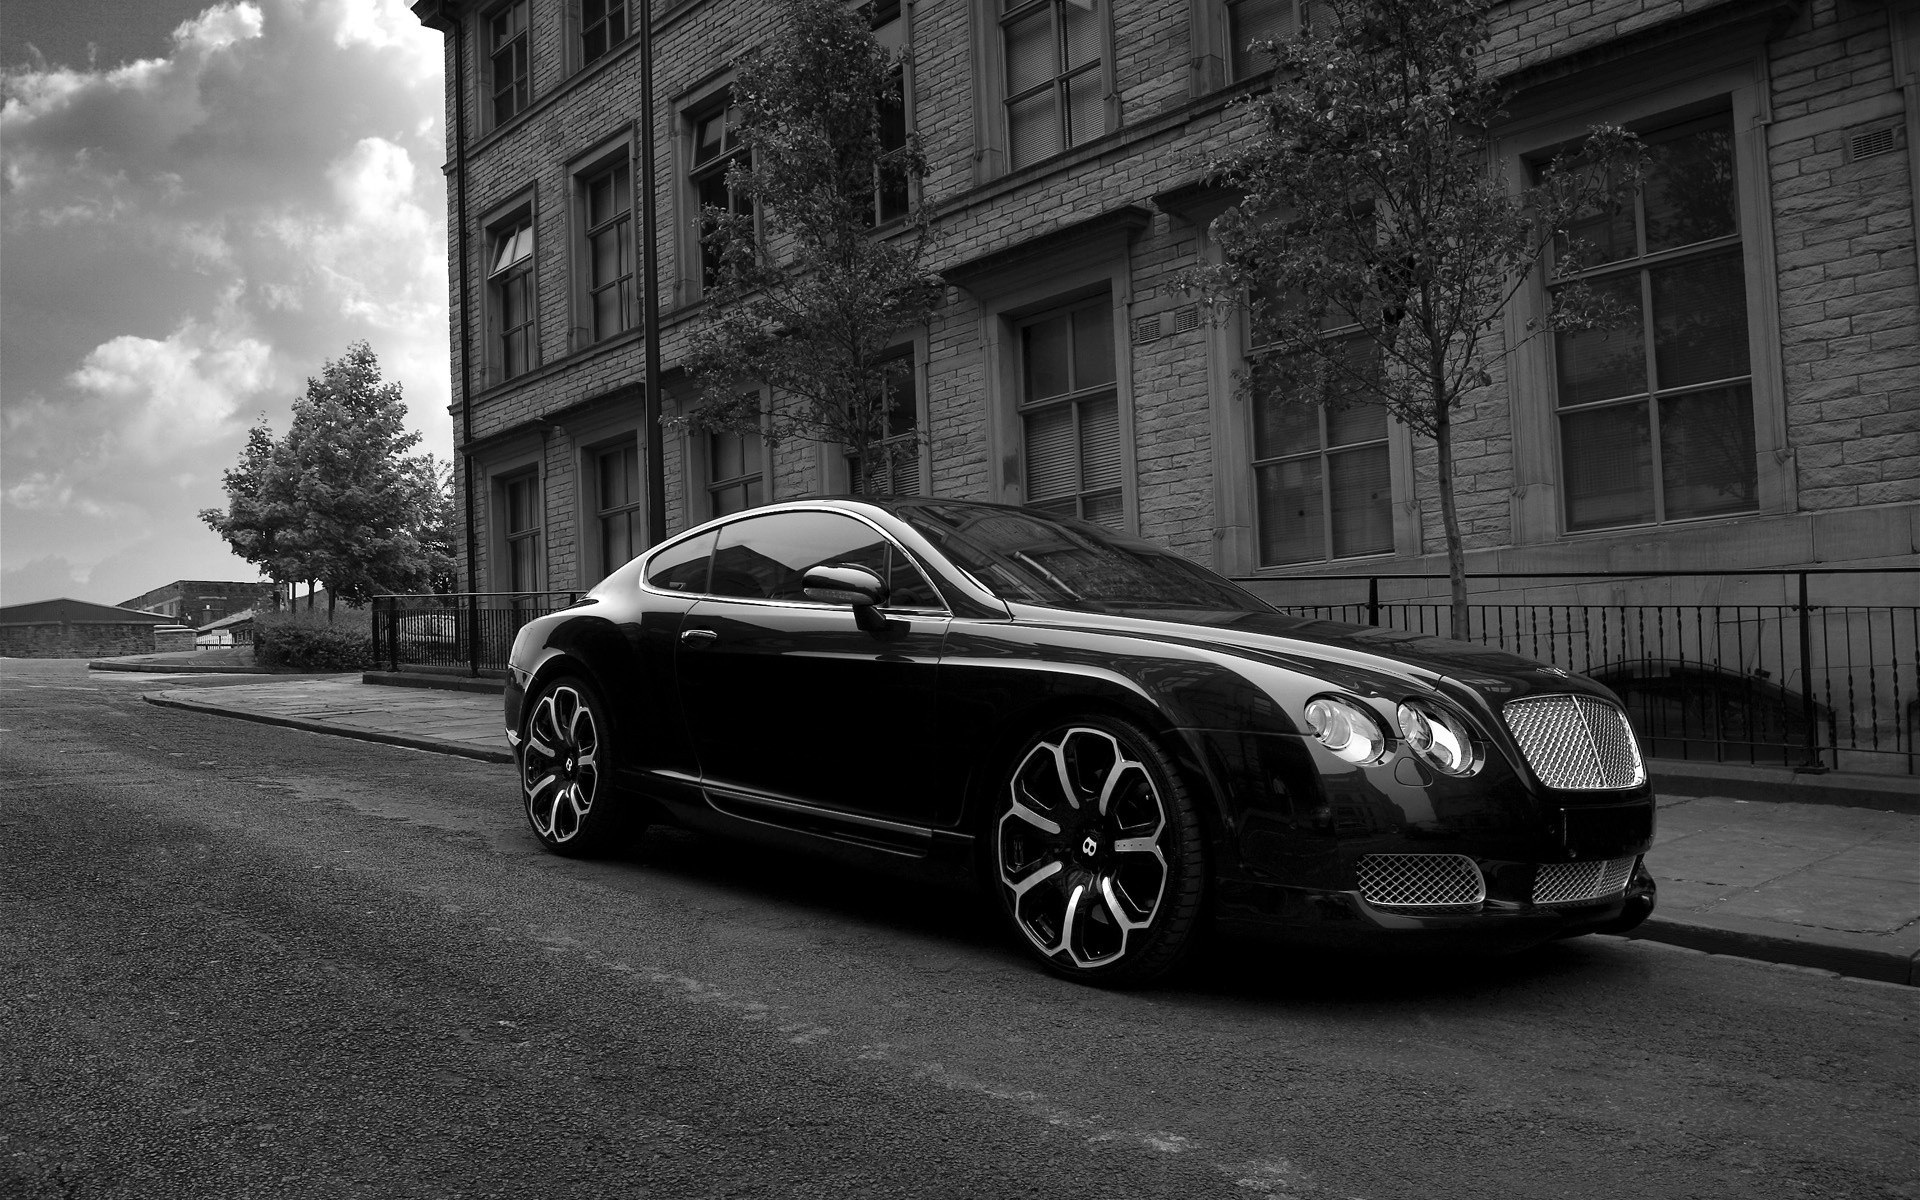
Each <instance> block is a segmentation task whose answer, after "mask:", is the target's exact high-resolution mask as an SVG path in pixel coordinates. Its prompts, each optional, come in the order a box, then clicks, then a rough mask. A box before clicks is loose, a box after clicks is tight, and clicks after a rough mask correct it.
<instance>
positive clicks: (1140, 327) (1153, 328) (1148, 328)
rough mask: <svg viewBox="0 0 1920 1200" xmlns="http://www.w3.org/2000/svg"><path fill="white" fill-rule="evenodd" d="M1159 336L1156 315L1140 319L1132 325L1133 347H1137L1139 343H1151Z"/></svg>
mask: <svg viewBox="0 0 1920 1200" xmlns="http://www.w3.org/2000/svg"><path fill="white" fill-rule="evenodd" d="M1159 336H1160V318H1159V317H1158V316H1157V315H1156V316H1151V317H1141V318H1140V319H1139V320H1137V321H1135V322H1134V323H1133V343H1134V345H1136V346H1137V345H1139V344H1140V343H1141V342H1151V341H1153V340H1155V339H1156V338H1158V337H1159Z"/></svg>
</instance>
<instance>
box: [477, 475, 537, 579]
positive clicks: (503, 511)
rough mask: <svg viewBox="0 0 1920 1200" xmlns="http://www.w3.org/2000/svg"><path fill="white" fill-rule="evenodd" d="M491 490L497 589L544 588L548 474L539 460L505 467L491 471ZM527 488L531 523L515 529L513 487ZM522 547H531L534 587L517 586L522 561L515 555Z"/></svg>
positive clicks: (530, 561) (530, 566)
mask: <svg viewBox="0 0 1920 1200" xmlns="http://www.w3.org/2000/svg"><path fill="white" fill-rule="evenodd" d="M488 485H489V492H490V494H491V496H492V498H493V504H492V506H491V511H490V514H489V515H490V517H491V518H492V524H493V527H494V534H493V537H492V538H491V539H490V540H491V541H492V544H493V546H494V549H495V551H496V554H495V556H494V558H493V563H494V569H493V570H491V571H489V572H488V574H489V575H491V576H492V578H493V581H494V588H495V590H496V591H501V592H539V591H542V590H544V584H545V580H546V576H547V563H546V557H545V550H544V548H545V544H546V536H545V534H546V510H547V504H546V488H545V473H544V472H543V471H542V470H541V469H540V464H539V463H538V462H522V463H517V464H515V465H513V466H511V467H508V468H506V469H504V470H500V471H496V472H493V473H492V477H491V478H490V479H489V480H488ZM522 486H524V487H526V488H527V489H528V493H527V498H528V500H529V502H530V505H531V507H530V509H529V511H528V515H529V517H530V518H531V524H530V525H529V526H528V527H527V528H525V529H516V528H514V511H513V505H514V489H516V488H518V487H522ZM520 546H527V547H530V550H529V551H528V559H527V562H528V567H529V569H530V571H531V572H532V576H533V578H532V586H530V587H520V586H517V585H518V583H519V582H520V581H519V580H518V579H517V578H516V574H517V569H518V567H519V561H518V560H517V559H516V557H515V555H516V553H517V551H518V549H519V547H520Z"/></svg>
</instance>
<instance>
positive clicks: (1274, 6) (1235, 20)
mask: <svg viewBox="0 0 1920 1200" xmlns="http://www.w3.org/2000/svg"><path fill="white" fill-rule="evenodd" d="M1315 7H1320V8H1321V10H1322V11H1320V12H1313V11H1311V10H1312V9H1313V8H1315ZM1226 8H1227V55H1226V58H1227V63H1228V66H1229V68H1230V70H1231V71H1232V76H1233V79H1234V80H1236V81H1237V80H1241V79H1251V78H1252V77H1253V76H1255V75H1258V74H1260V73H1261V72H1262V71H1265V70H1267V69H1269V68H1271V67H1272V66H1273V57H1272V56H1271V55H1269V54H1268V53H1267V52H1266V51H1265V50H1264V49H1262V50H1255V49H1252V46H1253V43H1255V42H1278V41H1285V40H1287V39H1288V38H1294V37H1299V36H1300V35H1301V34H1302V33H1303V32H1304V31H1305V30H1306V29H1307V27H1308V26H1309V25H1310V24H1311V23H1312V22H1313V21H1314V20H1315V19H1316V18H1319V19H1325V16H1326V13H1325V8H1324V5H1319V6H1316V5H1314V4H1313V3H1311V0H1226Z"/></svg>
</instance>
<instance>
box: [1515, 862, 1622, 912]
mask: <svg viewBox="0 0 1920 1200" xmlns="http://www.w3.org/2000/svg"><path fill="white" fill-rule="evenodd" d="M1635 857H1636V856H1634V855H1631V854H1629V855H1628V856H1627V857H1625V858H1609V859H1601V860H1599V861H1596V862H1572V863H1541V864H1540V865H1539V866H1538V867H1536V868H1535V869H1534V872H1533V902H1534V903H1535V904H1585V903H1587V902H1589V901H1593V900H1606V899H1610V898H1612V897H1614V896H1617V895H1619V894H1620V893H1621V892H1623V891H1625V890H1626V889H1627V880H1628V879H1630V878H1631V877H1632V876H1633V864H1634V859H1635Z"/></svg>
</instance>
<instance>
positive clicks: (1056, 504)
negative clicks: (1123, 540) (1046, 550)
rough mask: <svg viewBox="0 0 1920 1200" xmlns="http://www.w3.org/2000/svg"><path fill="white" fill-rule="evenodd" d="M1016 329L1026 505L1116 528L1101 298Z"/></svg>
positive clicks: (1116, 475)
mask: <svg viewBox="0 0 1920 1200" xmlns="http://www.w3.org/2000/svg"><path fill="white" fill-rule="evenodd" d="M1019 332H1020V340H1019V344H1020V367H1021V375H1020V405H1019V417H1020V434H1021V443H1022V446H1023V449H1024V452H1025V453H1024V457H1025V465H1026V503H1027V506H1028V507H1029V508H1037V509H1039V510H1040V511H1042V512H1047V513H1053V514H1055V515H1057V516H1063V517H1082V518H1084V519H1086V520H1089V521H1098V522H1099V523H1100V524H1102V525H1106V526H1108V527H1109V528H1113V529H1119V528H1122V527H1123V526H1124V525H1125V524H1126V509H1125V504H1124V499H1123V492H1122V477H1123V475H1124V467H1123V447H1122V444H1121V437H1122V436H1123V432H1122V429H1121V426H1120V400H1119V394H1118V392H1117V390H1116V383H1115V379H1116V375H1115V369H1114V347H1113V309H1112V305H1111V302H1110V301H1109V300H1108V298H1107V296H1106V295H1104V294H1102V295H1100V296H1097V297H1095V298H1093V299H1091V300H1087V301H1083V302H1081V303H1078V304H1075V305H1072V306H1070V307H1068V308H1065V309H1056V310H1054V311H1052V312H1049V313H1045V314H1043V315H1041V316H1038V317H1034V318H1031V319H1029V320H1027V321H1025V322H1023V323H1022V324H1021V326H1020V331H1019Z"/></svg>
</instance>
